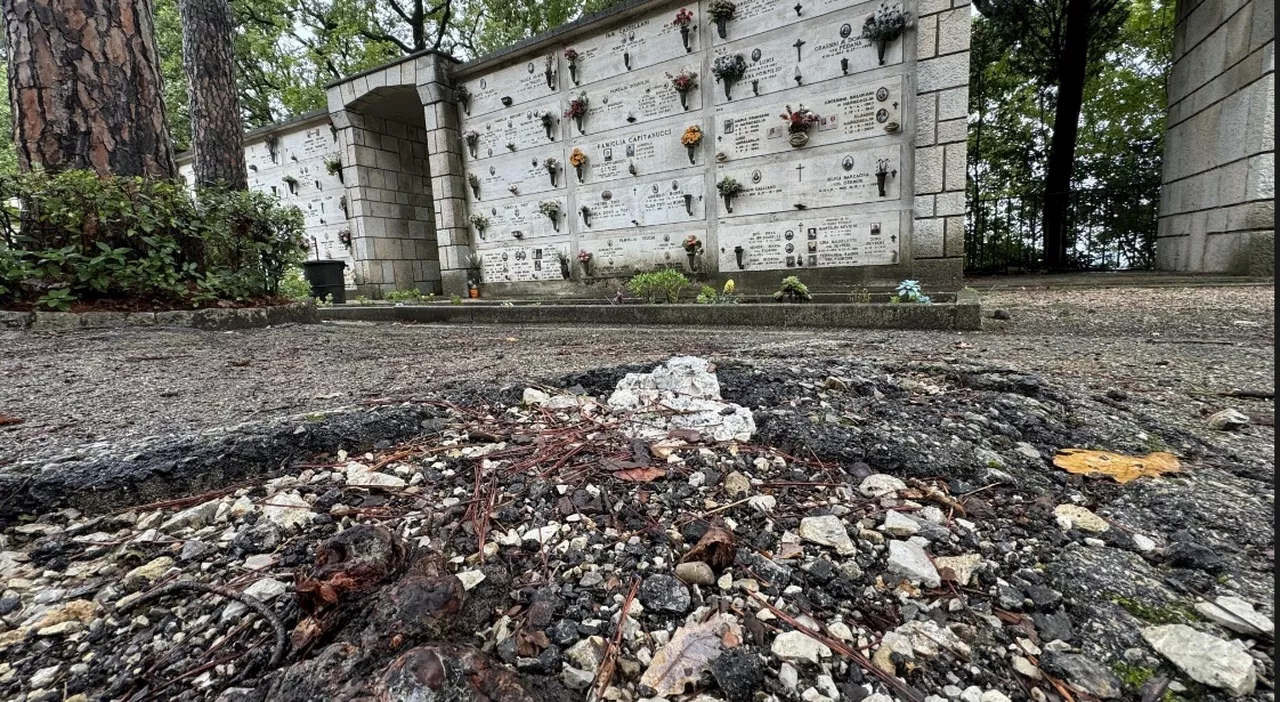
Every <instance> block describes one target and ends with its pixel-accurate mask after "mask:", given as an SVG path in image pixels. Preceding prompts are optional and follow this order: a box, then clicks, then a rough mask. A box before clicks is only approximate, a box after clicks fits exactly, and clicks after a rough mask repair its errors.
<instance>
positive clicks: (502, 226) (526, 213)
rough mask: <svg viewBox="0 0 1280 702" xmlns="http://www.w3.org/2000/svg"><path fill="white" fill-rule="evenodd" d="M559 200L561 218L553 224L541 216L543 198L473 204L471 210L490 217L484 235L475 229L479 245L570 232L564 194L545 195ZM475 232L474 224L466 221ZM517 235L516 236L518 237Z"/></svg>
mask: <svg viewBox="0 0 1280 702" xmlns="http://www.w3.org/2000/svg"><path fill="white" fill-rule="evenodd" d="M546 199H547V200H554V201H556V202H558V203H560V217H559V218H558V220H557V221H556V222H555V223H553V222H552V221H551V218H550V217H548V216H547V215H544V214H543V213H542V212H541V210H540V209H539V206H540V205H541V204H542V202H543V200H535V199H529V200H505V201H503V202H495V203H483V202H482V203H479V204H476V203H472V205H471V213H472V214H474V213H477V212H479V213H480V214H482V215H484V216H485V217H488V218H489V226H488V227H486V228H485V230H484V234H483V235H479V233H478V232H477V238H478V240H479V241H478V242H477V243H478V244H479V246H480V247H481V248H485V247H487V246H494V245H499V244H503V243H506V244H508V245H509V244H510V243H511V242H518V241H527V240H530V239H540V238H546V237H553V236H558V235H563V234H567V233H568V232H569V224H568V217H569V215H568V214H566V211H565V208H566V205H565V199H564V197H555V198H546ZM468 226H469V227H470V228H471V229H472V230H473V231H474V230H475V227H474V226H473V225H471V224H470V223H468ZM517 234H519V236H517Z"/></svg>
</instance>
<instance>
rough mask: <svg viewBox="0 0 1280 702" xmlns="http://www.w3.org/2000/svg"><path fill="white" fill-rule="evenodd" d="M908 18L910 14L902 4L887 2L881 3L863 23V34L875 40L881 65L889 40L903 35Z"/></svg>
mask: <svg viewBox="0 0 1280 702" xmlns="http://www.w3.org/2000/svg"><path fill="white" fill-rule="evenodd" d="M908 20H909V15H908V13H907V12H905V11H903V9H902V6H901V5H894V6H893V7H889V6H888V5H886V4H885V3H880V6H879V7H877V8H876V10H875V12H873V13H871V14H869V15H867V19H866V21H865V22H863V24H862V36H863V37H865V38H867V39H870V40H871V41H873V42H875V44H876V53H877V55H878V58H879V59H880V65H881V66H883V65H884V52H885V49H886V48H888V46H889V42H891V41H893V40H894V39H897V38H898V37H900V36H902V32H903V31H904V30H905V29H906V28H907V22H908Z"/></svg>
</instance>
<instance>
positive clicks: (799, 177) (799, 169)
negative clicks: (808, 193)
mask: <svg viewBox="0 0 1280 702" xmlns="http://www.w3.org/2000/svg"><path fill="white" fill-rule="evenodd" d="M802 181H804V164H803V163H797V164H796V182H797V183H799V182H802Z"/></svg>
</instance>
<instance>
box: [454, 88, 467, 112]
mask: <svg viewBox="0 0 1280 702" xmlns="http://www.w3.org/2000/svg"><path fill="white" fill-rule="evenodd" d="M453 99H454V100H456V101H457V102H458V104H459V105H462V111H463V112H464V113H466V114H467V115H470V114H471V90H470V89H468V88H467V86H465V85H463V84H461V83H459V84H457V85H455V86H454V87H453Z"/></svg>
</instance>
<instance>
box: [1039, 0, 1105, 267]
mask: <svg viewBox="0 0 1280 702" xmlns="http://www.w3.org/2000/svg"><path fill="white" fill-rule="evenodd" d="M1092 11H1093V7H1092V0H1067V28H1066V33H1065V36H1064V37H1063V45H1064V47H1065V51H1064V52H1063V56H1062V64H1061V71H1060V73H1059V78H1058V104H1057V106H1056V109H1055V112H1054V115H1053V141H1052V143H1051V144H1050V146H1049V163H1048V167H1047V169H1046V173H1045V180H1044V258H1045V265H1047V266H1048V267H1049V268H1050V269H1051V270H1061V269H1063V268H1065V267H1066V265H1067V237H1066V233H1067V232H1066V227H1067V221H1066V220H1067V207H1068V205H1069V203H1070V198H1071V192H1070V191H1071V171H1072V168H1073V166H1074V165H1075V157H1076V138H1077V136H1078V135H1079V132H1080V110H1081V107H1082V105H1083V102H1084V81H1085V72H1086V68H1087V65H1088V60H1089V17H1090V15H1091V13H1092Z"/></svg>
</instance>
